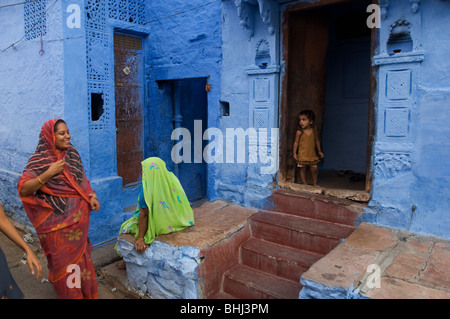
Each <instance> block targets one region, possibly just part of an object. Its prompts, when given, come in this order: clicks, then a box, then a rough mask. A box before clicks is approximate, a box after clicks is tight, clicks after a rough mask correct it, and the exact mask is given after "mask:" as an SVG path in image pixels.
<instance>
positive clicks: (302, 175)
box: [300, 165, 306, 185]
mask: <svg viewBox="0 0 450 319" xmlns="http://www.w3.org/2000/svg"><path fill="white" fill-rule="evenodd" d="M300 177H301V178H302V183H303V184H305V185H306V166H303V165H302V166H301V167H300Z"/></svg>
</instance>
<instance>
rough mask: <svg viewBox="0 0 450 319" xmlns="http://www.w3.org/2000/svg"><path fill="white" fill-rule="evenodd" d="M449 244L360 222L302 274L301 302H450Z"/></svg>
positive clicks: (441, 240) (434, 238) (439, 239)
mask: <svg viewBox="0 0 450 319" xmlns="http://www.w3.org/2000/svg"><path fill="white" fill-rule="evenodd" d="M449 265H450V241H449V240H446V239H441V238H436V237H431V236H425V235H418V234H413V233H410V232H407V231H402V230H397V229H392V228H386V227H381V226H376V225H372V224H367V223H362V224H361V225H360V226H358V228H357V229H356V230H355V231H354V232H353V233H352V234H351V235H350V236H349V237H348V238H347V239H346V240H345V241H344V242H343V243H341V244H339V245H338V246H337V247H336V248H335V249H333V250H332V251H331V252H330V253H329V254H327V255H326V256H325V257H323V258H322V259H320V260H319V261H318V262H316V263H315V264H314V265H313V266H312V267H311V268H310V269H309V270H308V271H307V272H305V273H304V274H303V275H302V277H301V279H300V282H301V283H302V284H303V285H304V287H303V289H302V291H301V292H300V297H301V298H318V299H331V298H337V299H339V298H342V299H346V298H369V299H447V298H450V277H449V276H448V270H449V269H450V266H449Z"/></svg>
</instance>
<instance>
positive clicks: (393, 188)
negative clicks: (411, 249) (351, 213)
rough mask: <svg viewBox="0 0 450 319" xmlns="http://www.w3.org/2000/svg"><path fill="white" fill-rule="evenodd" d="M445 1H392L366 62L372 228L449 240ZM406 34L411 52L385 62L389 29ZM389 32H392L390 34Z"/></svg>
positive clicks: (449, 68)
mask: <svg viewBox="0 0 450 319" xmlns="http://www.w3.org/2000/svg"><path fill="white" fill-rule="evenodd" d="M449 10H450V3H449V2H448V1H440V0H434V1H422V2H421V4H420V6H419V8H418V11H417V12H414V11H413V10H412V7H411V5H410V3H409V2H408V1H396V2H391V3H390V5H389V8H388V11H387V16H385V17H384V18H383V19H382V20H381V22H382V25H381V29H380V37H379V45H378V48H377V55H376V56H375V57H374V59H373V63H374V64H376V65H379V73H378V93H377V96H376V97H375V99H376V103H377V107H376V136H375V144H374V157H373V170H374V179H373V190H372V200H371V202H370V203H369V206H370V208H371V211H370V214H369V215H368V216H371V217H372V221H373V222H375V223H377V224H381V225H387V226H392V227H398V228H402V229H408V230H410V231H413V232H417V233H424V234H432V235H436V236H441V237H445V238H449V237H450V227H448V225H449V222H450V217H449V214H448V211H449V206H450V198H449V196H448V194H449V190H450V179H449V177H450V168H449V165H447V163H448V158H449V155H450V147H449V145H450V131H449V126H448V119H449V118H450V113H449V109H448V103H449V101H450V91H449V88H450V85H449V84H450V82H449V75H450V62H449V61H448V59H447V57H448V49H449V47H450V34H449V33H448V32H443V28H445V26H449V25H450V16H449V15H448V12H449ZM401 20H405V21H407V23H406V24H405V23H403V26H406V27H407V28H408V29H409V30H410V37H411V40H412V42H413V45H412V50H411V51H410V52H406V51H402V52H400V53H398V54H396V55H389V50H388V49H389V48H388V46H387V42H388V40H389V32H390V30H391V28H390V27H391V26H394V27H395V25H394V24H395V23H396V22H398V21H401ZM394 29H395V28H394Z"/></svg>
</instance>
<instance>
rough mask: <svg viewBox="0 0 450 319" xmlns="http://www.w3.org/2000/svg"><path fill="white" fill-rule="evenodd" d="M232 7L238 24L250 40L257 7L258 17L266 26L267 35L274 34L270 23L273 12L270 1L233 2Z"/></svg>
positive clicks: (253, 29) (244, 0) (246, 0)
mask: <svg viewBox="0 0 450 319" xmlns="http://www.w3.org/2000/svg"><path fill="white" fill-rule="evenodd" d="M234 5H235V6H236V8H237V14H238V17H239V20H240V22H239V24H240V25H241V26H242V27H243V28H244V29H246V30H247V32H248V35H249V37H250V38H251V37H252V36H253V35H254V34H255V15H256V12H257V7H258V8H259V16H260V18H261V19H262V21H263V22H264V24H265V25H266V26H267V29H268V31H269V34H271V35H272V34H274V32H275V28H274V26H273V21H272V14H274V12H273V11H274V10H273V8H272V6H271V1H270V0H234Z"/></svg>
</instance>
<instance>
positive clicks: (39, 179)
mask: <svg viewBox="0 0 450 319" xmlns="http://www.w3.org/2000/svg"><path fill="white" fill-rule="evenodd" d="M37 179H38V181H39V183H41V185H44V184H45V183H44V182H43V181H42V180H41V178H40V177H39V176H38V177H37Z"/></svg>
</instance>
